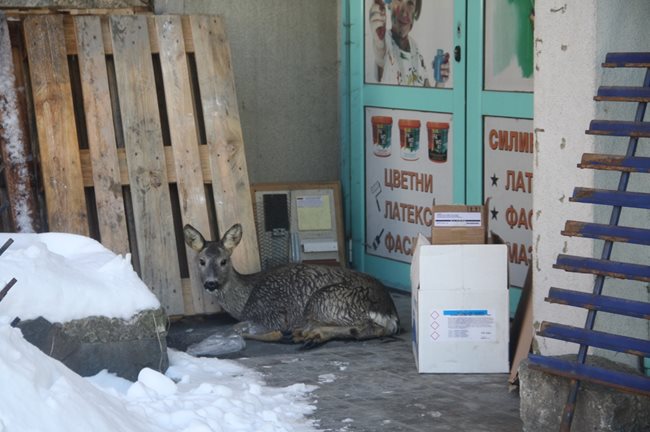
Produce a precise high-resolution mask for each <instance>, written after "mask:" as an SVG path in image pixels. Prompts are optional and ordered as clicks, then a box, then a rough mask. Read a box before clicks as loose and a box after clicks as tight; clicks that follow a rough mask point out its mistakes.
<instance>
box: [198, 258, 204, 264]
mask: <svg viewBox="0 0 650 432" xmlns="http://www.w3.org/2000/svg"><path fill="white" fill-rule="evenodd" d="M199 264H200V265H202V266H204V265H205V260H204V259H203V258H201V259H199Z"/></svg>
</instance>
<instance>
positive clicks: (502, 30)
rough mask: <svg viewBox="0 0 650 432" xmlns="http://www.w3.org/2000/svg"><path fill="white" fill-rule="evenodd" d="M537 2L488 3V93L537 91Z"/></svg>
mask: <svg viewBox="0 0 650 432" xmlns="http://www.w3.org/2000/svg"><path fill="white" fill-rule="evenodd" d="M534 24H535V1H534V0H486V1H485V68H484V73H485V77H484V86H485V90H496V91H522V92H532V91H533V72H534V62H533V43H534V38H533V28H534Z"/></svg>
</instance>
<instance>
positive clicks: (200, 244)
mask: <svg viewBox="0 0 650 432" xmlns="http://www.w3.org/2000/svg"><path fill="white" fill-rule="evenodd" d="M183 235H184V236H185V243H187V245H188V246H189V247H191V248H192V249H194V250H195V251H197V252H201V251H202V250H203V248H204V247H205V239H204V238H203V236H202V235H201V233H200V232H199V231H198V230H197V229H196V228H194V227H193V226H192V225H189V224H187V225H185V227H183Z"/></svg>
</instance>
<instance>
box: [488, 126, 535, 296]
mask: <svg viewBox="0 0 650 432" xmlns="http://www.w3.org/2000/svg"><path fill="white" fill-rule="evenodd" d="M483 133H484V135H483V136H484V141H485V143H484V155H485V158H484V161H485V162H484V164H485V165H484V168H483V173H484V176H485V178H484V179H483V188H484V196H485V198H486V199H487V198H489V199H490V204H489V209H488V226H489V229H490V230H491V231H494V232H495V233H497V234H498V235H500V236H501V237H502V238H503V239H504V240H505V241H506V243H507V244H508V261H509V263H510V264H509V266H508V267H509V276H510V285H512V286H516V287H523V285H524V281H525V280H526V272H527V271H528V266H529V265H531V263H532V254H533V245H532V244H533V231H532V230H533V145H534V139H533V121H532V120H525V119H515V118H502V117H485V120H484V132H483Z"/></svg>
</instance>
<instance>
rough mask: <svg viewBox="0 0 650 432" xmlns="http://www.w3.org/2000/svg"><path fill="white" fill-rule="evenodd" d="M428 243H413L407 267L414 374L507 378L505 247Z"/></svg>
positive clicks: (506, 253)
mask: <svg viewBox="0 0 650 432" xmlns="http://www.w3.org/2000/svg"><path fill="white" fill-rule="evenodd" d="M428 243H429V242H428V241H427V239H426V238H425V237H424V236H422V235H420V236H419V237H418V241H417V246H416V250H415V254H414V256H413V261H412V264H411V299H412V303H411V314H412V325H413V355H414V356H415V363H416V366H417V370H418V372H420V373H424V372H433V373H507V372H508V370H509V367H508V340H509V308H508V261H507V260H508V252H507V246H506V245H503V244H500V245H430V244H428Z"/></svg>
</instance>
